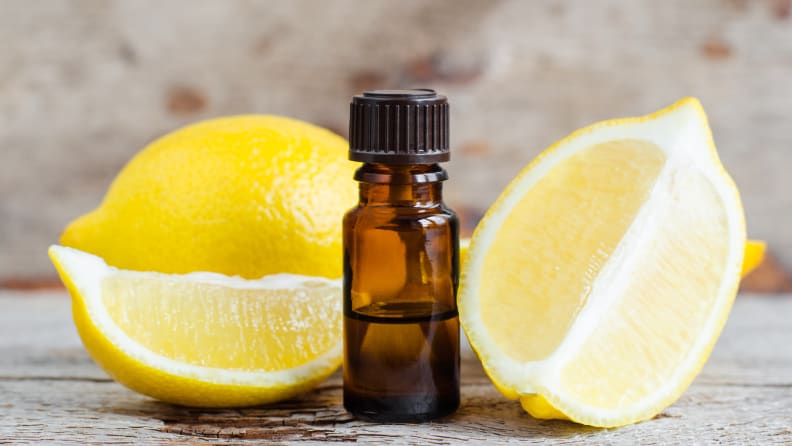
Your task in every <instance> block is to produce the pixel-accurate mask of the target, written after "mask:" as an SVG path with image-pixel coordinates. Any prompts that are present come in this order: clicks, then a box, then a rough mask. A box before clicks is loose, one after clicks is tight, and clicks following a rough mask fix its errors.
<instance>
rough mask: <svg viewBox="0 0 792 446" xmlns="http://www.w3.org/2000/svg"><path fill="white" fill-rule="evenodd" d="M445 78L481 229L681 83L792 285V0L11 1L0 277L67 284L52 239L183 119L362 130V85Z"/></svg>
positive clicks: (462, 169)
mask: <svg viewBox="0 0 792 446" xmlns="http://www.w3.org/2000/svg"><path fill="white" fill-rule="evenodd" d="M404 87H431V88H435V89H437V90H440V91H441V92H444V93H446V94H447V95H448V96H449V98H450V101H451V104H452V105H451V110H452V121H451V122H452V123H451V125H452V144H453V146H452V153H453V161H452V162H451V163H450V164H449V166H448V168H449V170H450V174H451V179H452V180H451V181H450V182H449V183H447V186H446V196H447V202H448V203H449V204H450V205H451V206H452V207H453V208H455V209H458V210H460V211H461V213H462V215H463V220H464V224H465V226H466V230H467V231H468V232H469V231H470V230H471V229H472V227H473V226H474V225H475V222H476V220H477V219H478V218H479V217H480V216H481V215H482V214H483V212H484V211H485V210H486V209H487V207H488V206H489V205H490V204H491V203H492V202H493V201H494V199H495V198H496V197H497V196H498V194H499V192H500V191H501V189H502V188H503V187H504V186H505V185H506V183H507V182H508V181H509V180H510V179H511V178H512V177H513V176H514V175H515V174H516V173H517V172H518V171H519V170H520V169H521V168H522V167H523V166H524V165H525V164H527V163H528V162H529V161H530V160H531V159H532V158H533V157H534V156H535V155H536V154H537V153H538V152H539V151H540V150H542V149H543V148H544V147H546V146H547V145H549V144H550V143H552V142H553V141H555V140H557V139H559V138H561V137H563V136H564V135H566V134H567V133H569V132H571V131H572V130H574V129H576V128H578V127H581V126H584V125H587V124H590V123H592V122H595V121H598V120H602V119H608V118H612V117H619V116H630V115H638V114H645V113H648V112H652V111H654V110H656V109H658V108H661V107H664V106H666V105H669V104H670V103H672V102H674V101H675V100H677V99H679V98H681V97H683V96H691V95H692V96H697V97H698V98H700V99H701V101H702V102H703V104H704V107H705V109H706V110H707V112H708V114H709V117H710V120H711V125H712V128H713V131H714V134H715V140H716V143H717V145H718V148H719V150H720V154H721V157H722V159H723V162H724V164H725V165H726V167H727V169H728V170H729V171H730V172H731V174H732V176H733V177H734V179H735V181H736V182H737V184H738V186H739V188H740V190H741V192H742V196H743V201H744V205H745V210H746V213H747V218H748V233H749V236H751V237H752V238H761V239H765V240H767V241H768V243H769V247H770V250H771V256H770V258H768V259H767V260H766V261H765V262H764V264H763V265H762V266H761V267H760V269H759V270H758V271H756V272H754V273H753V274H752V276H751V277H750V278H749V279H748V280H747V282H746V284H745V287H747V289H749V290H753V291H765V292H780V291H790V290H792V279H790V275H789V273H788V271H789V270H790V269H792V233H790V230H789V228H790V227H792V225H791V224H790V223H792V195H791V194H790V189H792V187H791V186H792V147H791V146H792V125H790V124H792V120H791V119H792V118H791V116H792V0H696V1H689V0H667V1H663V2H656V1H649V0H646V1H623V0H622V1H620V0H587V1H573V0H567V1H561V0H558V1H550V0H546V1H537V0H533V1H517V0H511V1H509V0H503V1H497V0H493V1H480V0H457V1H419V0H401V1H384V0H368V1H353V0H345V1H333V2H320V1H310V0H296V1H295V0H292V1H279V2H275V1H208V0H207V1H195V0H171V1H167V2H163V1H153V0H138V1H109V0H108V1H101V0H75V1H58V0H48V1H43V0H0V287H6V288H39V287H48V286H56V285H55V284H57V283H58V281H57V279H56V276H55V272H54V270H53V268H52V267H51V265H50V263H49V261H48V259H47V257H46V247H47V245H49V244H50V243H53V242H55V241H56V240H57V238H58V234H59V231H60V230H61V229H62V228H63V227H64V226H65V225H66V223H68V222H69V221H70V220H72V219H73V218H75V217H77V216H78V215H81V214H83V213H85V212H87V211H89V210H91V209H93V208H94V207H96V206H97V205H98V204H99V202H100V201H101V199H102V196H103V194H104V192H105V190H106V189H107V187H108V185H109V184H110V182H111V180H112V178H113V177H114V176H115V174H116V173H117V172H118V171H119V169H121V167H122V166H123V165H124V163H125V162H126V161H127V160H129V159H130V157H132V156H133V155H134V154H135V153H136V152H137V151H138V150H140V149H141V148H142V147H143V146H145V145H146V144H147V143H148V142H150V141H152V140H153V139H155V138H157V137H158V136H160V135H162V134H164V133H166V132H168V131H170V130H173V129H175V128H178V127H180V126H182V125H184V124H186V123H189V122H192V121H196V120H201V119H206V118H210V117H214V116H220V115H229V114H240V113H275V114H282V115H288V116H292V117H296V118H299V119H303V120H306V121H310V122H314V123H317V124H319V125H322V126H325V127H328V128H330V129H332V130H334V131H336V132H338V133H340V134H342V135H344V136H346V125H347V114H348V102H349V99H350V96H351V95H352V94H354V93H356V92H360V91H361V90H366V89H372V88H404Z"/></svg>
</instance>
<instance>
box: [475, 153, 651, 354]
mask: <svg viewBox="0 0 792 446" xmlns="http://www.w3.org/2000/svg"><path fill="white" fill-rule="evenodd" d="M664 161H665V156H664V154H663V152H662V151H661V150H660V149H658V148H657V147H653V146H651V145H649V144H648V143H646V142H643V141H636V140H617V141H613V142H609V143H604V144H598V145H595V146H592V147H590V148H587V149H585V150H582V151H580V152H578V153H576V154H574V155H572V156H570V157H569V159H567V160H566V161H565V162H564V163H562V164H559V165H556V166H555V167H554V168H553V169H552V170H551V171H550V172H548V173H547V174H546V175H545V176H543V177H542V178H541V179H540V180H539V181H537V183H536V184H535V185H534V186H533V187H532V188H531V189H530V191H528V192H527V193H526V194H525V195H523V196H522V197H521V199H520V201H519V202H518V203H516V204H515V206H514V207H513V208H512V210H511V213H510V215H509V217H508V218H507V219H506V220H505V221H504V222H503V223H502V224H501V226H500V229H499V230H498V232H497V234H495V236H494V239H493V240H492V244H491V245H490V247H489V250H488V252H487V255H486V257H485V259H484V264H483V265H482V269H483V270H484V271H486V272H487V282H488V286H483V287H481V288H480V290H479V305H480V308H481V319H482V322H483V323H484V324H485V325H486V326H488V327H490V330H489V334H490V335H491V336H492V340H493V342H495V343H497V344H498V346H499V347H500V348H501V349H502V350H503V353H504V354H506V355H508V356H509V357H510V358H512V359H514V360H516V361H520V362H522V361H532V360H536V359H541V358H544V357H546V356H548V355H549V354H550V353H552V352H553V351H554V350H555V349H556V348H557V347H558V344H559V343H560V342H561V341H562V340H563V338H564V335H565V333H566V332H567V331H568V330H569V327H570V325H571V323H572V322H573V320H574V318H575V316H576V315H577V313H578V312H579V311H580V310H581V309H582V308H583V306H584V305H585V304H586V299H587V298H588V294H589V292H590V291H591V287H592V286H593V284H594V281H595V280H596V278H597V275H598V273H599V270H600V269H601V268H602V266H603V265H604V264H605V262H606V261H607V260H608V257H609V256H610V254H611V253H612V252H613V250H614V249H615V247H616V245H617V244H618V242H619V241H620V240H621V238H622V236H623V235H624V232H625V231H626V229H627V228H628V227H629V225H630V224H631V223H632V221H633V219H634V218H635V214H636V213H637V212H638V210H639V209H640V207H641V204H642V203H643V202H644V201H645V200H646V198H647V196H648V194H649V191H650V189H651V188H652V185H653V184H654V182H655V180H656V178H657V175H658V174H659V172H660V169H662V167H663V164H664ZM582 216H591V217H594V216H596V218H581V217H582ZM566 246H574V247H575V249H563V247H566ZM515 258H519V259H520V261H518V262H515V261H514V259H515ZM515 332H517V333H520V336H519V337H517V336H514V333H515Z"/></svg>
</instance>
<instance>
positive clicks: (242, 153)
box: [61, 115, 356, 278]
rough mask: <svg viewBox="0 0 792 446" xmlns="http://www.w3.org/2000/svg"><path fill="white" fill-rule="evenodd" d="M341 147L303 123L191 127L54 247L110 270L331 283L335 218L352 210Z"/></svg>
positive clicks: (151, 153) (131, 171) (149, 151)
mask: <svg viewBox="0 0 792 446" xmlns="http://www.w3.org/2000/svg"><path fill="white" fill-rule="evenodd" d="M346 153H347V143H346V141H345V140H344V139H343V138H342V137H340V136H338V135H336V134H334V133H332V132H330V131H328V130H325V129H322V128H319V127H316V126H314V125H311V124H307V123H305V122H301V121H297V120H294V119H289V118H284V117H279V116H268V115H264V116H260V115H244V116H233V117H226V118H219V119H212V120H208V121H203V122H199V123H197V124H194V125H190V126H187V127H185V128H182V129H180V130H177V131H174V132H172V133H170V134H168V135H166V136H164V137H162V138H160V139H158V140H156V141H154V142H153V143H151V144H150V145H149V146H147V147H146V148H144V149H143V150H142V151H141V152H140V153H138V154H137V155H136V156H135V157H134V158H133V159H132V160H131V161H130V162H129V163H128V164H127V165H126V167H124V169H123V170H122V171H121V173H119V175H118V176H117V177H116V179H115V181H114V182H113V184H112V185H111V186H110V189H109V191H108V192H107V194H106V196H105V198H104V201H103V202H102V204H101V205H100V206H99V207H98V208H97V209H95V210H94V211H92V212H90V213H88V214H86V215H83V216H82V217H79V218H78V219H77V220H75V221H74V222H72V223H71V224H70V225H69V226H68V227H67V228H66V229H65V231H64V232H63V234H62V236H61V243H62V244H64V245H67V246H71V247H74V248H77V249H80V250H83V251H88V252H90V253H93V254H95V255H98V256H100V257H103V258H104V259H105V260H106V261H107V262H108V263H109V264H110V265H113V266H116V267H119V268H124V269H134V270H147V271H159V272H163V273H187V272H191V271H214V272H219V273H223V274H228V275H239V276H242V277H245V278H258V277H262V276H264V275H267V274H273V273H283V272H285V273H294V274H305V275H314V276H325V277H330V278H336V277H340V276H341V274H342V271H341V255H340V254H341V218H342V215H343V213H344V211H345V210H346V209H347V208H349V207H350V206H352V205H353V204H354V203H355V199H356V187H355V184H354V182H353V181H351V178H352V175H353V171H354V169H355V166H354V164H353V163H352V162H350V161H348V160H347V159H346Z"/></svg>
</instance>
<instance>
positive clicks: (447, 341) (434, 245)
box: [344, 164, 459, 422]
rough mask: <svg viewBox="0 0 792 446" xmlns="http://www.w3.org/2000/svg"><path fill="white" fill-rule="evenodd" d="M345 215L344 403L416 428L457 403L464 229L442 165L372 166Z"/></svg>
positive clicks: (364, 414)
mask: <svg viewBox="0 0 792 446" xmlns="http://www.w3.org/2000/svg"><path fill="white" fill-rule="evenodd" d="M355 178H356V179H357V180H358V181H360V182H361V183H360V203H359V204H358V206H357V207H355V208H353V209H351V210H350V211H349V212H347V214H346V216H345V217H344V337H345V342H344V407H346V409H347V410H348V411H349V412H351V413H352V414H354V415H355V416H357V417H359V418H363V419H368V420H373V421H390V422H417V421H425V420H430V419H433V418H437V417H441V416H444V415H448V414H450V413H453V412H454V411H455V410H456V409H457V407H459V319H458V317H457V307H456V290H457V285H458V281H459V254H458V246H459V232H458V231H459V223H458V220H457V217H456V215H455V214H454V212H453V211H451V210H450V209H448V208H447V207H446V206H445V204H444V203H443V201H442V180H444V179H445V171H443V169H442V168H440V166H438V165H437V164H431V165H409V166H391V165H389V166H385V165H380V164H364V165H363V167H361V168H360V169H359V170H358V172H357V174H356V176H355Z"/></svg>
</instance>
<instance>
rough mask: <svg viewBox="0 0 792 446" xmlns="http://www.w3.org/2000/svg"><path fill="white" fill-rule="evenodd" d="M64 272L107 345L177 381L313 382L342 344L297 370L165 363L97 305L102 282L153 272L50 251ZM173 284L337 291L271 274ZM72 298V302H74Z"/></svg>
mask: <svg viewBox="0 0 792 446" xmlns="http://www.w3.org/2000/svg"><path fill="white" fill-rule="evenodd" d="M50 250H51V251H52V253H53V255H54V256H55V257H56V258H57V259H58V261H59V263H60V264H61V266H62V268H63V269H64V272H65V273H66V274H67V275H68V276H69V277H70V278H71V279H72V282H73V284H74V286H75V287H76V288H77V290H78V293H79V295H80V296H81V297H82V299H83V300H84V304H85V308H86V310H87V311H88V313H89V317H90V319H91V321H92V322H93V324H94V325H95V326H96V328H97V329H98V331H99V332H101V333H102V334H103V335H104V336H105V337H106V338H107V340H108V341H109V342H110V343H111V344H113V345H114V346H116V347H117V348H118V349H120V350H121V351H122V352H123V353H124V354H126V355H127V356H129V357H130V358H132V359H133V360H135V361H137V362H140V363H143V364H146V365H148V366H151V367H153V368H156V369H158V370H162V371H164V372H166V373H170V374H173V375H176V376H180V377H186V378H193V379H196V380H200V381H204V382H208V383H213V384H227V385H238V386H246V387H261V388H271V387H279V386H288V385H292V384H296V383H300V382H303V381H306V380H308V379H311V378H315V377H316V376H317V375H320V374H322V373H326V372H327V371H328V370H329V369H332V368H334V367H335V366H336V364H337V363H338V360H339V359H338V358H340V357H341V355H342V351H343V344H342V343H341V341H340V340H339V342H338V343H337V344H336V345H334V346H333V347H332V348H331V349H330V350H328V351H327V352H325V353H323V354H322V355H320V356H319V357H317V358H315V359H313V360H311V361H310V362H307V363H305V364H302V365H300V366H298V367H294V368H290V369H284V370H278V371H244V370H229V369H222V368H214V367H204V366H197V365H193V364H187V363H184V362H180V361H175V360H173V359H170V358H167V357H165V356H162V355H159V354H157V353H154V352H152V351H151V350H149V349H147V348H146V347H144V346H143V345H141V344H140V343H138V342H137V341H135V340H134V339H132V338H130V337H129V336H128V335H127V334H126V333H125V332H124V331H123V330H121V329H120V328H119V327H118V325H117V324H116V323H115V322H114V321H113V319H112V318H111V316H110V314H109V313H108V312H107V310H106V308H105V306H104V304H103V302H102V287H101V283H102V280H103V279H104V278H105V277H107V276H108V275H111V274H138V275H141V274H143V275H151V276H156V275H160V273H155V272H146V273H141V272H126V271H124V270H119V269H117V268H114V267H112V266H109V265H107V264H106V263H105V262H104V260H103V259H101V258H100V257H97V256H94V255H91V254H88V253H86V252H83V251H79V250H76V249H72V248H68V247H64V246H57V245H56V246H52V247H50ZM168 276H170V277H171V278H178V280H185V281H192V282H201V283H207V284H216V285H222V286H226V287H231V288H240V289H268V290H272V289H283V288H299V287H300V284H301V283H305V282H312V283H316V282H321V283H325V284H327V285H328V286H334V287H340V286H341V284H340V281H339V280H329V279H325V278H322V277H311V276H301V275H296V274H275V275H270V276H266V277H263V278H261V279H258V280H246V279H243V278H241V277H229V276H225V275H223V274H217V273H209V272H196V273H190V274H183V275H168ZM75 298H76V297H75Z"/></svg>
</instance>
